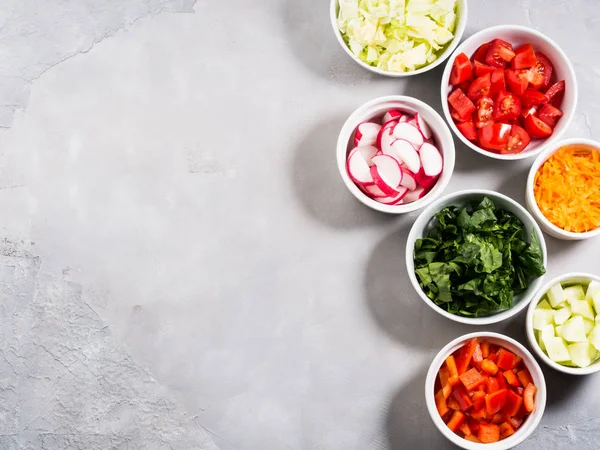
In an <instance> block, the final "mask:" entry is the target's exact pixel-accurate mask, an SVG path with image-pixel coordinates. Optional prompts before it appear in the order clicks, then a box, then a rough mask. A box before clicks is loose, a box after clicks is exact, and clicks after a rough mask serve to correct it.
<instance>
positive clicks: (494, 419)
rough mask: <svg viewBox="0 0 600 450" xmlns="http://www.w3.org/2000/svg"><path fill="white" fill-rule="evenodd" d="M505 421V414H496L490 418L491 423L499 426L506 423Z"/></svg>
mask: <svg viewBox="0 0 600 450" xmlns="http://www.w3.org/2000/svg"><path fill="white" fill-rule="evenodd" d="M506 419H508V417H506V414H504V413H503V412H497V413H496V414H494V415H493V416H492V423H496V424H501V423H502V422H504V421H506Z"/></svg>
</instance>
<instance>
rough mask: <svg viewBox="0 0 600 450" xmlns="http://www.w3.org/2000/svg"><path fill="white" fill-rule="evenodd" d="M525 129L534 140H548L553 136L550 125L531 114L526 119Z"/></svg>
mask: <svg viewBox="0 0 600 450" xmlns="http://www.w3.org/2000/svg"><path fill="white" fill-rule="evenodd" d="M525 129H526V130H527V132H528V133H529V135H530V136H531V137H534V138H540V139H542V138H547V137H548V136H550V135H551V134H552V128H551V127H550V125H548V124H547V123H545V122H543V121H542V120H540V119H539V118H538V117H537V116H535V115H534V114H530V115H528V116H527V117H526V118H525Z"/></svg>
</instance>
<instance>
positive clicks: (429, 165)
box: [419, 142, 444, 177]
mask: <svg viewBox="0 0 600 450" xmlns="http://www.w3.org/2000/svg"><path fill="white" fill-rule="evenodd" d="M419 156H420V157H421V164H422V166H423V172H424V173H425V175H427V176H429V177H436V176H438V175H439V174H440V173H442V169H443V167H444V160H443V159H442V155H441V153H440V151H439V150H438V149H437V148H436V147H435V146H433V145H431V144H429V143H427V142H425V143H424V144H423V145H422V146H421V150H420V151H419Z"/></svg>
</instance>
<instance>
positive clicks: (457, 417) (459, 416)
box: [448, 411, 466, 432]
mask: <svg viewBox="0 0 600 450" xmlns="http://www.w3.org/2000/svg"><path fill="white" fill-rule="evenodd" d="M465 418H466V416H465V415H464V414H463V413H462V412H460V411H454V414H452V418H451V419H450V421H449V422H448V428H450V429H451V430H452V431H454V432H456V430H458V428H459V427H460V426H461V425H462V424H463V422H464V421H465Z"/></svg>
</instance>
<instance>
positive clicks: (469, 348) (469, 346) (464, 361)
mask: <svg viewBox="0 0 600 450" xmlns="http://www.w3.org/2000/svg"><path fill="white" fill-rule="evenodd" d="M475 347H477V338H473V339H469V341H467V343H466V344H465V345H463V346H462V348H460V349H459V350H458V354H457V356H456V369H457V370H458V374H459V375H462V374H463V373H465V372H466V371H467V369H468V368H469V363H470V362H471V358H473V353H475Z"/></svg>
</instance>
